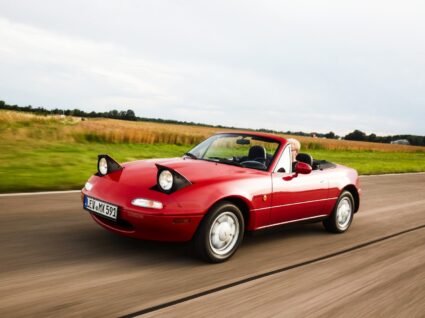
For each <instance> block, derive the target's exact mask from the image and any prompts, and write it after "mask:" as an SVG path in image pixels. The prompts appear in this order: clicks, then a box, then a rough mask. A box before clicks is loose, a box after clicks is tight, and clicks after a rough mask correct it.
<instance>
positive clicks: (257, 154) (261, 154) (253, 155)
mask: <svg viewBox="0 0 425 318" xmlns="http://www.w3.org/2000/svg"><path fill="white" fill-rule="evenodd" d="M266 159H267V156H266V149H265V148H264V147H263V146H252V147H251V148H249V152H248V160H256V161H261V162H262V163H264V162H265V161H266Z"/></svg>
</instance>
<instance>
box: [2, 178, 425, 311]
mask: <svg viewBox="0 0 425 318" xmlns="http://www.w3.org/2000/svg"><path fill="white" fill-rule="evenodd" d="M361 182H362V188H363V198H362V204H361V208H360V212H359V213H358V214H356V215H355V218H354V221H353V224H352V226H351V228H350V230H349V231H348V232H347V233H345V234H342V235H335V234H329V233H327V232H325V231H324V230H323V228H322V226H321V224H320V223H319V224H308V225H293V226H287V227H283V228H282V227H280V228H274V229H272V230H269V231H265V232H262V233H259V234H257V235H254V236H247V237H246V238H245V240H244V242H243V245H242V246H241V248H240V249H239V250H238V252H237V253H236V255H235V256H234V257H233V258H232V259H231V260H230V261H228V262H226V263H223V264H217V265H210V264H205V263H203V262H202V261H199V260H197V259H196V258H193V257H192V256H191V255H190V249H189V247H188V245H187V244H171V243H155V242H146V241H138V240H134V239H130V238H123V237H120V236H117V235H115V234H112V233H109V232H107V231H106V230H104V229H103V228H100V227H99V226H97V225H96V224H95V223H94V221H93V220H91V218H90V216H89V215H88V213H87V212H86V211H84V210H82V208H81V203H80V197H79V194H78V193H59V194H40V195H29V196H26V195H25V196H1V197H0V207H1V212H0V248H1V249H0V251H1V253H0V317H24V316H27V317H28V316H31V317H37V316H42V317H81V316H85V317H117V316H127V317H135V316H139V315H141V316H142V317H144V316H146V317H163V316H175V317H182V316H184V317H208V316H211V317H213V316H217V315H219V316H224V317H226V316H237V315H241V316H252V317H273V316H290V317H295V316H298V317H340V316H342V315H344V316H353V317H354V316H356V317H359V316H382V317H390V316H393V317H424V315H425V314H424V313H425V174H405V175H387V176H369V177H362V178H361Z"/></svg>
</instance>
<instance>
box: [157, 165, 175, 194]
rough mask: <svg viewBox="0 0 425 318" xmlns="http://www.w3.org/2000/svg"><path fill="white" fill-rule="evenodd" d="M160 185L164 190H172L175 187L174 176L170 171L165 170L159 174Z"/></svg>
mask: <svg viewBox="0 0 425 318" xmlns="http://www.w3.org/2000/svg"><path fill="white" fill-rule="evenodd" d="M158 183H159V186H160V187H161V189H162V190H165V191H168V190H170V189H171V188H172V187H173V174H172V173H171V172H170V171H169V170H163V171H162V172H161V173H160V174H159V177H158Z"/></svg>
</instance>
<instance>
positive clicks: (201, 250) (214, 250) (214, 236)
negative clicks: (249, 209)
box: [194, 202, 245, 263]
mask: <svg viewBox="0 0 425 318" xmlns="http://www.w3.org/2000/svg"><path fill="white" fill-rule="evenodd" d="M244 229H245V224H244V219H243V215H242V212H241V211H240V209H239V208H238V207H237V206H236V205H234V204H232V203H230V202H222V203H219V204H217V205H215V206H214V207H213V208H212V209H211V210H210V212H208V214H207V215H206V216H205V218H204V219H203V220H202V223H201V225H200V226H199V228H198V231H197V233H196V236H195V242H194V243H195V250H196V252H197V254H198V255H199V256H200V257H201V258H203V259H204V260H206V261H208V262H211V263H219V262H224V261H226V260H228V259H229V258H230V257H231V256H232V255H233V254H234V253H235V252H236V250H237V249H238V247H239V245H240V243H241V241H242V239H243V234H244Z"/></svg>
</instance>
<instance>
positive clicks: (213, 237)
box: [210, 212, 239, 255]
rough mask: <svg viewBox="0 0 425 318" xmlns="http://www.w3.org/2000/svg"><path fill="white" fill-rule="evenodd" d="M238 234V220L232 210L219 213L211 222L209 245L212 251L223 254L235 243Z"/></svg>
mask: <svg viewBox="0 0 425 318" xmlns="http://www.w3.org/2000/svg"><path fill="white" fill-rule="evenodd" d="M238 234H239V221H238V219H237V217H236V216H235V215H234V214H233V213H232V212H224V213H222V214H220V215H219V216H218V217H217V218H216V219H215V220H214V222H213V223H212V225H211V230H210V246H211V249H212V250H213V251H214V253H216V254H219V255H224V254H226V253H228V252H229V251H230V250H231V249H232V248H233V247H234V246H235V244H236V241H237V238H238Z"/></svg>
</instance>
